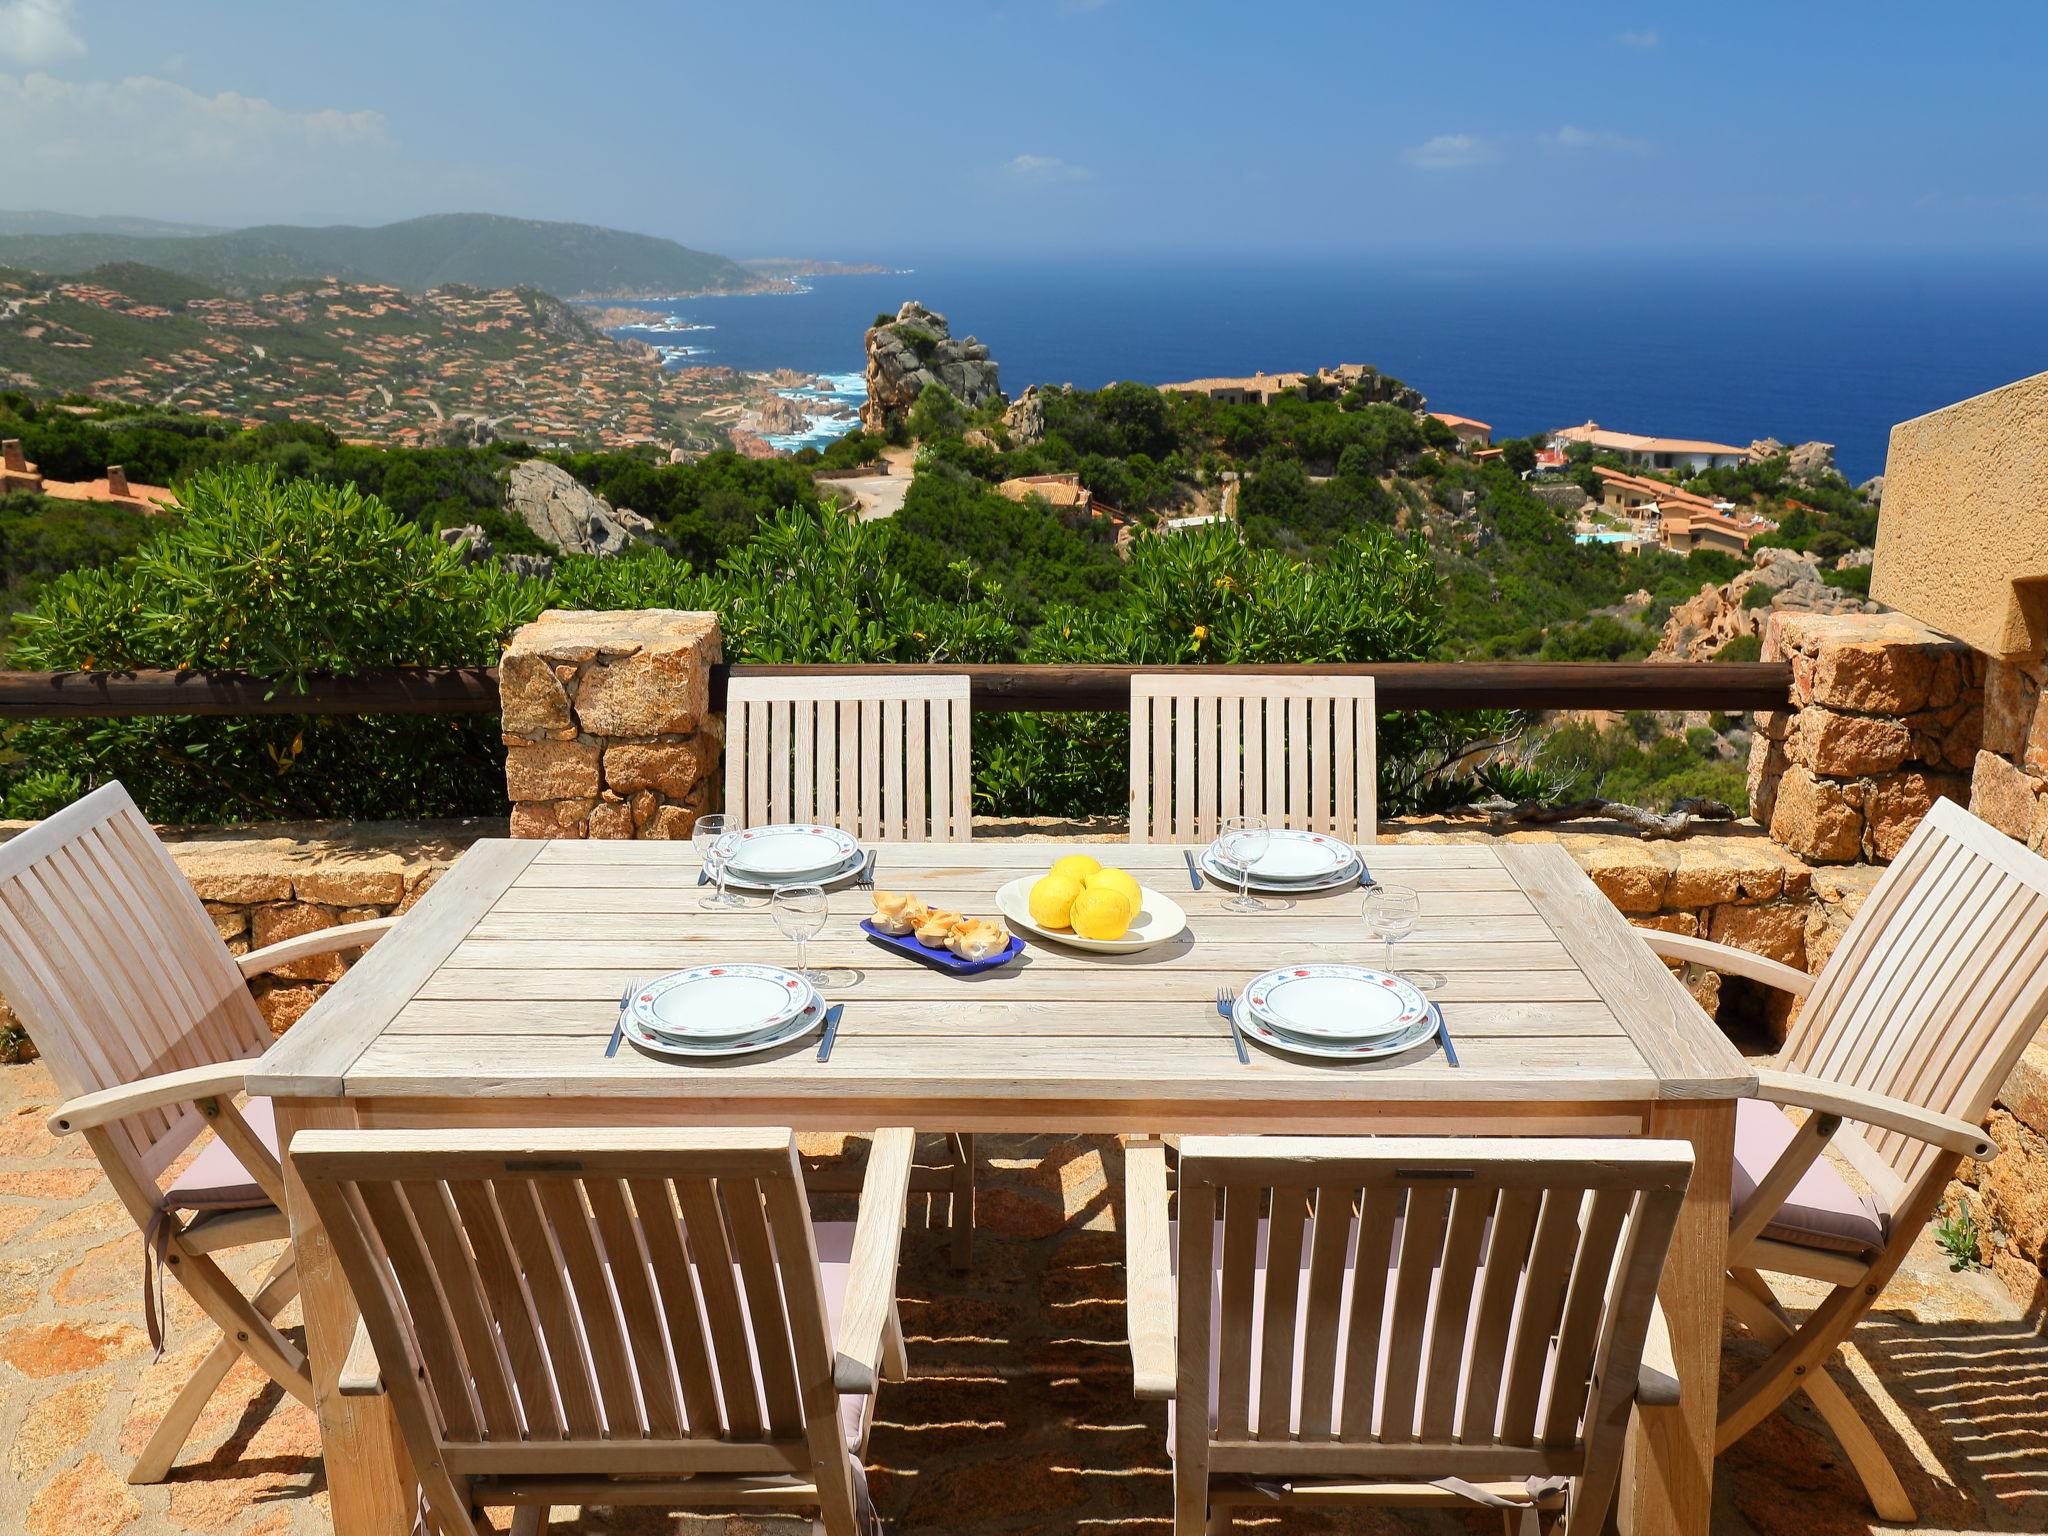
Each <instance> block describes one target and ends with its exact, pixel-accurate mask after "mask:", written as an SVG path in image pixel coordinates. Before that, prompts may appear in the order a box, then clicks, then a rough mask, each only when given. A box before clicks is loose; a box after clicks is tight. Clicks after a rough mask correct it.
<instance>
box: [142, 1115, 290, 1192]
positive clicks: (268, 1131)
mask: <svg viewBox="0 0 2048 1536" xmlns="http://www.w3.org/2000/svg"><path fill="white" fill-rule="evenodd" d="M241 1111H242V1118H243V1119H244V1120H246V1121H248V1122H249V1129H250V1130H252V1131H254V1132H255V1133H256V1139H257V1140H258V1141H260V1142H262V1143H263V1145H264V1146H266V1147H268V1148H269V1149H270V1155H271V1156H272V1157H275V1156H277V1117H276V1115H275V1114H274V1113H273V1112H272V1110H271V1105H270V1100H268V1099H251V1100H249V1102H248V1103H246V1104H244V1105H242V1106H241ZM270 1203H271V1202H270V1196H268V1195H266V1194H265V1193H264V1192H263V1187H262V1186H261V1185H260V1184H258V1183H257V1182H256V1181H255V1180H254V1179H252V1178H250V1177H249V1170H248V1169H246V1168H244V1167H243V1166H242V1160H241V1159H240V1158H239V1157H237V1156H235V1154H234V1152H233V1151H232V1150H231V1149H230V1148H229V1146H228V1144H227V1143H226V1142H224V1141H222V1140H221V1139H220V1138H219V1137H218V1136H215V1137H212V1138H211V1139H209V1140H208V1141H207V1143H206V1145H205V1146H204V1147H202V1148H200V1150H199V1155H198V1156H197V1157H195V1158H193V1159H192V1162H191V1165H190V1166H189V1167H187V1168H186V1170H185V1171H184V1172H183V1173H181V1174H179V1175H178V1176H177V1178H175V1179H173V1180H172V1181H171V1186H170V1188H169V1189H167V1190H165V1191H164V1195H163V1208H164V1209H165V1210H167V1211H241V1210H248V1209H251V1208H253V1207H256V1206H263V1205H269V1204H270Z"/></svg>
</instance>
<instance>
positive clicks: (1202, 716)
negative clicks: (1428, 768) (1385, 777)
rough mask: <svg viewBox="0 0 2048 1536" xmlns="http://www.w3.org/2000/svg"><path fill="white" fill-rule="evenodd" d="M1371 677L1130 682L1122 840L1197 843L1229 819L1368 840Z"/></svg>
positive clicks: (1174, 676) (1371, 823)
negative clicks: (1127, 828)
mask: <svg viewBox="0 0 2048 1536" xmlns="http://www.w3.org/2000/svg"><path fill="white" fill-rule="evenodd" d="M1374 726H1375V718H1374V714H1373V686H1372V679H1371V678H1369V677H1316V678H1309V677H1294V676H1283V675H1277V674H1275V675H1268V676H1256V675H1246V674H1242V673H1238V674H1229V675H1217V676H1197V675H1194V674H1190V673H1185V672H1160V673H1140V674H1139V675H1137V676H1136V677H1133V678H1132V679H1131V841H1132V842H1134V843H1176V842H1177V843H1199V842H1208V841H1210V840H1212V839H1213V838H1215V837H1216V835H1217V831H1218V828H1219V827H1220V825H1221V823H1222V822H1223V821H1224V820H1225V819H1226V818H1228V817H1231V816H1240V815H1263V816H1265V817H1266V818H1267V820H1268V821H1270V822H1271V823H1272V825H1274V826H1276V827H1298V828H1301V829H1303V830H1305V831H1310V832H1328V833H1331V834H1333V835H1335V836H1337V837H1341V838H1343V839H1344V840H1345V841H1346V842H1356V843H1369V842H1371V841H1372V840H1373V838H1374V836H1375V834H1376V831H1377V828H1378V817H1377V813H1376V810H1375V806H1376V798H1375V797H1376V793H1377V776H1378V765H1377V763H1376V761H1375V758H1374V746H1373V742H1374Z"/></svg>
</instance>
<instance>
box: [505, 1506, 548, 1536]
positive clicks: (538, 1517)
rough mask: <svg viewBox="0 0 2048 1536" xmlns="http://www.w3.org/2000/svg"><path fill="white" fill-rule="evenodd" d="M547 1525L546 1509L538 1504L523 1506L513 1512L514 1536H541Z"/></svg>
mask: <svg viewBox="0 0 2048 1536" xmlns="http://www.w3.org/2000/svg"><path fill="white" fill-rule="evenodd" d="M547 1523H548V1512H547V1510H546V1509H544V1508H542V1507H541V1506H540V1505H538V1504H522V1505H520V1506H519V1508H517V1509H516V1510H514V1511H513V1512H512V1536H540V1533H541V1532H542V1531H543V1530H545V1529H546V1528H547Z"/></svg>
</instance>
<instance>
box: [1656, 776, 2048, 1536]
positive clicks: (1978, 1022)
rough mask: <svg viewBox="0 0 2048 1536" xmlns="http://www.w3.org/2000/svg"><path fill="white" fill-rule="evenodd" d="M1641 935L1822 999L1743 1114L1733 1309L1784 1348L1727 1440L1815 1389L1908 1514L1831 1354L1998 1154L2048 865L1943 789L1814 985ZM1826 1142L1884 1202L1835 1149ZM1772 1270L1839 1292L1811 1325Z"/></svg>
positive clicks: (2020, 1045)
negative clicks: (1996, 1136)
mask: <svg viewBox="0 0 2048 1536" xmlns="http://www.w3.org/2000/svg"><path fill="white" fill-rule="evenodd" d="M1642 936H1643V940H1644V942H1645V943H1647V944H1648V945H1649V946H1650V948H1651V949H1653V950H1655V951H1656V952H1657V953H1658V954H1660V955H1663V956H1665V957H1666V958H1668V959H1672V960H1680V961H1696V962H1698V963H1700V964H1703V965H1707V966H1710V967H1712V968H1713V969H1715V970H1717V971H1727V972H1732V973H1734V974H1736V975H1741V976H1747V977H1750V978H1751V979H1753V980H1756V981H1760V982H1763V983H1765V984H1766V985H1769V986H1773V987H1778V988H1781V989H1783V990H1784V991H1787V992H1790V993H1792V994H1793V995H1794V996H1796V997H1803V998H1805V999H1806V1002H1805V1005H1804V1007H1803V1009H1802V1010H1801V1012H1800V1015H1799V1019H1798V1021H1797V1023H1796V1024H1795V1025H1794V1027H1793V1030H1792V1033H1791V1035H1790V1036H1789V1038H1788V1039H1787V1040H1786V1042H1785V1049H1784V1052H1783V1054H1782V1056H1781V1057H1780V1060H1781V1062H1782V1063H1783V1066H1784V1069H1785V1070H1781V1071H1764V1072H1760V1073H1759V1074H1758V1077H1759V1079H1760V1082H1761V1084H1762V1086H1761V1088H1760V1089H1759V1092H1758V1096H1757V1098H1756V1099H1754V1100H1745V1101H1743V1102H1742V1103H1741V1104H1739V1105H1738V1106H1737V1111H1738V1115H1737V1120H1736V1143H1735V1183H1734V1193H1735V1200H1734V1209H1733V1217H1732V1221H1733V1226H1732V1230H1731V1232H1730V1234H1729V1265H1730V1268H1729V1275H1728V1288H1727V1303H1728V1309H1729V1311H1730V1313H1731V1314H1733V1316H1734V1317H1735V1319H1736V1321H1737V1322H1739V1323H1740V1324H1741V1325H1742V1326H1743V1328H1744V1329H1745V1330H1746V1331H1748V1332H1749V1333H1751V1334H1753V1335H1755V1336H1756V1337H1757V1338H1759V1339H1761V1340H1762V1341H1763V1342H1764V1343H1766V1344H1768V1345H1770V1346H1771V1353H1770V1356H1769V1358H1767V1359H1766V1360H1765V1361H1764V1362H1763V1364H1761V1365H1760V1366H1758V1367H1757V1368H1756V1369H1755V1370H1753V1371H1752V1372H1751V1373H1750V1374H1749V1375H1748V1376H1746V1377H1745V1378H1744V1379H1743V1380H1742V1381H1741V1382H1740V1383H1738V1384H1737V1385H1736V1386H1735V1387H1734V1388H1733V1389H1732V1390H1730V1391H1728V1392H1724V1393H1723V1394H1722V1396H1721V1423H1720V1432H1719V1435H1718V1436H1717V1442H1718V1445H1719V1447H1720V1448H1721V1449H1724V1450H1725V1449H1726V1448H1727V1447H1728V1446H1729V1445H1731V1444H1733V1443H1734V1442H1735V1441H1736V1440H1738V1439H1740V1438H1741V1437H1742V1436H1743V1435H1745V1434H1747V1433H1748V1432H1749V1431H1750V1430H1752V1429H1754V1428H1755V1427H1756V1426H1757V1425H1758V1424H1759V1423H1761V1422H1762V1421H1763V1419H1764V1418H1765V1417H1767V1416H1768V1415H1769V1414H1770V1412H1771V1411H1772V1410H1773V1409H1774V1408H1776V1407H1777V1406H1778V1405H1779V1404H1780V1403H1782V1402H1784V1401H1785V1399H1786V1398H1788V1397H1790V1396H1791V1395H1792V1394H1793V1393H1794V1392H1797V1391H1804V1392H1805V1393H1806V1395H1807V1397H1808V1398H1809V1399H1810V1400H1811V1401H1812V1403H1813V1405H1814V1407H1815V1408H1816V1409H1817V1410H1818V1411H1819V1412H1820V1415H1821V1417H1822V1418H1823V1419H1824V1420H1826V1421H1827V1424H1828V1427H1829V1428H1830V1429H1832V1430H1833V1431H1834V1433H1835V1437H1836V1438H1837V1439H1838V1440H1839V1441H1840V1442H1841V1444H1842V1449H1843V1450H1844V1451H1845V1452H1846V1453H1847V1454H1848V1457H1849V1460H1850V1463H1851V1464H1852V1465H1853V1466H1854V1467H1855V1468H1856V1471H1857V1475H1858V1476H1859V1477H1861V1478H1862V1480H1863V1486H1864V1488H1865V1490H1866V1491H1867V1492H1868V1493H1869V1495H1870V1499H1871V1503H1872V1505H1873V1506H1874V1507H1875V1508H1876V1510H1877V1512H1878V1513H1879V1514H1880V1515H1882V1516H1883V1517H1884V1518H1885V1519H1887V1520H1910V1519H1912V1518H1913V1505H1912V1502H1911V1500H1909V1499H1908V1498H1907V1497H1906V1491H1905V1489H1904V1487H1903V1486H1902V1485H1901V1484H1900V1482H1899V1479H1898V1474H1897V1473H1896V1472H1895V1471H1894V1470H1893V1468H1892V1465H1891V1462H1890V1461H1889V1459H1888V1458H1887V1457H1886V1456H1885V1454H1884V1451H1883V1450H1882V1448H1881V1447H1880V1446H1879V1445H1878V1443H1877V1440H1876V1438H1875V1437H1874V1436H1873V1435H1872V1434H1871V1431H1870V1428H1869V1426H1868V1425H1866V1424H1865V1423H1864V1422H1863V1419H1862V1417H1861V1416H1860V1415H1859V1414H1858V1413H1857V1412H1856V1409H1855V1407H1854V1406H1853V1405H1852V1404H1851V1403H1850V1402H1849V1400H1848V1398H1847V1397H1845V1396H1844V1395H1843V1393H1842V1390H1841V1388H1840V1387H1839V1386H1837V1385H1836V1384H1835V1382H1834V1380H1833V1378H1832V1377H1830V1376H1829V1374H1828V1371H1827V1363H1828V1361H1829V1359H1830V1358H1831V1357H1832V1356H1833V1355H1834V1353H1835V1351H1836V1349H1837V1347H1838V1346H1839V1345H1840V1344H1841V1343H1842V1341H1843V1340H1844V1339H1846V1338H1847V1337H1848V1336H1849V1333H1850V1330H1852V1329H1853V1328H1854V1327H1855V1326H1856V1324H1857V1323H1858V1322H1859V1321H1861V1320H1862V1318H1863V1316H1864V1314H1865V1313H1867V1312H1868V1311H1869V1310H1870V1309H1871V1307H1872V1306H1874V1305H1875V1304H1876V1302H1877V1298H1878V1296H1879V1294H1880V1293H1881V1292H1882V1291H1883V1290H1884V1287H1885V1285H1886V1283H1887V1282H1888V1281H1889V1280H1890V1279H1891V1277H1892V1275H1893V1273H1894V1272H1895V1271H1897V1269H1898V1267H1899V1265H1900V1264H1901V1263H1902V1262H1904V1260H1905V1257H1906V1254H1907V1252H1908V1251H1909V1250H1910V1249H1911V1248H1912V1246H1913V1240H1914V1238H1915V1237H1916V1236H1918V1234H1919V1232H1920V1229H1921V1228H1922V1227H1924V1226H1925V1225H1926V1224H1927V1222H1928V1221H1929V1220H1930V1219H1931V1218H1932V1217H1933V1215H1934V1213H1935V1211H1936V1209H1937V1208H1938V1207H1939V1206H1940V1204H1941V1200H1942V1194H1943V1191H1944V1190H1945V1189H1946V1187H1947V1185H1948V1182H1949V1180H1950V1179H1952V1178H1954V1177H1955V1174H1956V1170H1957V1168H1958V1167H1960V1166H1961V1164H1962V1161H1963V1159H1964V1158H1966V1157H1973V1158H1976V1159H1978V1160H1980V1161H1983V1160H1986V1159H1989V1158H1991V1157H1993V1156H1995V1155H1996V1154H1997V1151H1998V1148H1997V1146H1996V1144H1995V1143H1993V1142H1992V1140H1991V1138H1990V1136H1989V1135H1987V1134H1986V1132H1985V1131H1984V1129H1983V1121H1984V1117H1985V1116H1986V1115H1987V1114H1988V1113H1989V1112H1990V1109H1991V1103H1992V1099H1993V1098H1994V1096H1995V1095H1996V1094H1997V1092H1998V1089H1999V1087H2000V1085H2001V1084H2003V1083H2004V1082H2005V1080H2006V1078H2007V1076H2009V1075H2010V1073H2011V1072H2012V1069H2013V1066H2014V1065H2015V1063H2017V1062H2018V1060H2019V1057H2020V1053H2021V1052H2022V1051H2024V1050H2025V1049H2026V1046H2027V1042H2028V1041H2030V1040H2031V1039H2033V1038H2034V1035H2035V1032H2036V1031H2037V1030H2039V1028H2040V1027H2041V1023H2042V1020H2043V1018H2044V1016H2048V860H2043V859H2041V858H2040V857H2039V856H2037V855H2035V854H2032V853H2029V852H2027V850H2026V849H2024V848H2022V847H2021V846H2020V845H2019V844H2017V843H2015V842H2013V841H2012V840H2011V839H2009V838H2007V837H2005V836H2003V835H2002V834H2000V833H1999V832H1997V831H1996V830H1994V829H1993V828H1991V827H1989V826H1987V825H1985V824H1984V823H1983V822H1981V821H1979V820H1978V819H1977V818H1976V817H1974V816H1972V815H1970V814H1969V812H1967V811H1965V810H1964V809H1963V808H1962V807H1961V806H1959V805H1956V804H1955V803H1954V802H1952V801H1948V800H1938V801H1936V802H1935V804H1934V809H1933V810H1931V811H1930V812H1928V814H1927V816H1926V817H1925V818H1924V819H1923V820H1922V821H1921V823H1920V825H1919V827H1918V828H1917V829H1915V831H1914V833H1913V835H1912V836H1911V837H1910V838H1908V839H1907V841H1906V845H1905V847H1904V848H1902V849H1901V850H1900V851H1899V856H1898V858H1897V859H1896V860H1895V861H1894V862H1893V863H1892V865H1891V867H1890V868H1889V869H1887V870H1886V871H1885V872H1884V875H1883V877H1882V878H1881V879H1879V881H1878V882H1877V885H1876V886H1875V888H1873V889H1872V891H1871V893H1870V895H1869V896H1868V897H1867V898H1866V899H1865V901H1864V903H1863V906H1862V908H1861V910H1859V911H1858V912H1857V914H1856V918H1855V920H1854V921H1853V922H1852V923H1850V925H1849V928H1848V931H1847V932H1846V933H1844V934H1843V935H1842V939H1841V942H1840V943H1839V944H1838V945H1836V947H1835V952H1834V953H1833V955H1831V956H1830V957H1829V959H1828V963H1827V966H1826V968H1825V969H1823V970H1822V971H1821V973H1820V975H1819V976H1817V977H1815V976H1808V975H1807V974H1806V973H1805V972H1803V971H1795V970H1793V969H1792V968H1791V967H1789V966H1784V965H1779V964H1777V963H1776V962H1774V961H1771V960H1766V959H1764V958H1763V957H1761V956H1759V955H1752V954H1750V953H1748V952H1747V951H1744V950H1739V949H1731V948H1729V947H1728V946H1727V945H1724V944H1713V943H1709V942H1707V941H1706V940H1704V939H1691V938H1684V937H1682V936H1679V935H1676V934H1668V933H1654V932H1650V931H1648V930H1644V931H1643V934H1642ZM1780 1105H1783V1106H1786V1107H1788V1108H1794V1109H1800V1110H1804V1111H1805V1112H1806V1113H1805V1118H1804V1119H1803V1120H1801V1121H1794V1120H1793V1119H1792V1118H1791V1117H1790V1116H1788V1115H1786V1114H1785V1113H1784V1111H1783V1110H1782V1109H1780V1108H1779V1107H1778V1106H1780ZM1829 1147H1833V1148H1834V1149H1835V1150H1836V1151H1837V1152H1839V1153H1840V1154H1841V1155H1842V1157H1843V1158H1844V1159H1845V1160H1846V1161H1847V1162H1848V1164H1849V1165H1850V1167H1851V1168H1852V1169H1853V1170H1854V1172H1855V1173H1856V1174H1857V1175H1858V1176H1860V1177H1861V1178H1862V1179H1863V1181H1864V1182H1865V1183H1866V1184H1867V1185H1868V1186H1869V1190H1870V1192H1869V1194H1867V1195H1866V1194H1861V1193H1858V1192H1857V1191H1856V1190H1855V1189H1853V1188H1852V1187H1851V1186H1850V1184H1849V1182H1848V1180H1847V1179H1846V1178H1844V1177H1843V1175H1842V1174H1841V1173H1840V1172H1839V1171H1837V1169H1836V1168H1834V1167H1833V1166H1832V1165H1831V1164H1830V1163H1828V1162H1826V1161H1824V1160H1823V1159H1822V1157H1821V1154H1822V1152H1823V1151H1825V1150H1826V1149H1827V1148H1829ZM1765 1272H1775V1273H1778V1274H1788V1275H1799V1276H1803V1277H1805V1278H1807V1279H1810V1280H1820V1281H1825V1282H1827V1283H1828V1284H1830V1285H1832V1286H1833V1287H1834V1289H1833V1290H1832V1291H1831V1292H1830V1293H1829V1294H1828V1296H1827V1297H1826V1299H1825V1300H1823V1301H1822V1302H1821V1303H1820V1304H1819V1305H1818V1306H1816V1307H1815V1308H1814V1309H1813V1310H1812V1311H1811V1312H1809V1313H1808V1314H1807V1316H1806V1319H1805V1321H1804V1322H1800V1323H1795V1322H1794V1321H1793V1319H1792V1317H1791V1316H1790V1314H1789V1313H1788V1312H1787V1311H1786V1310H1785V1308H1784V1306H1783V1305H1782V1304H1781V1303H1780V1302H1779V1300H1778V1298H1777V1296H1776V1294H1775V1293H1774V1292H1773V1291H1772V1289H1771V1286H1770V1282H1769V1281H1768V1280H1766V1279H1765V1278H1764V1274H1765Z"/></svg>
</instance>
